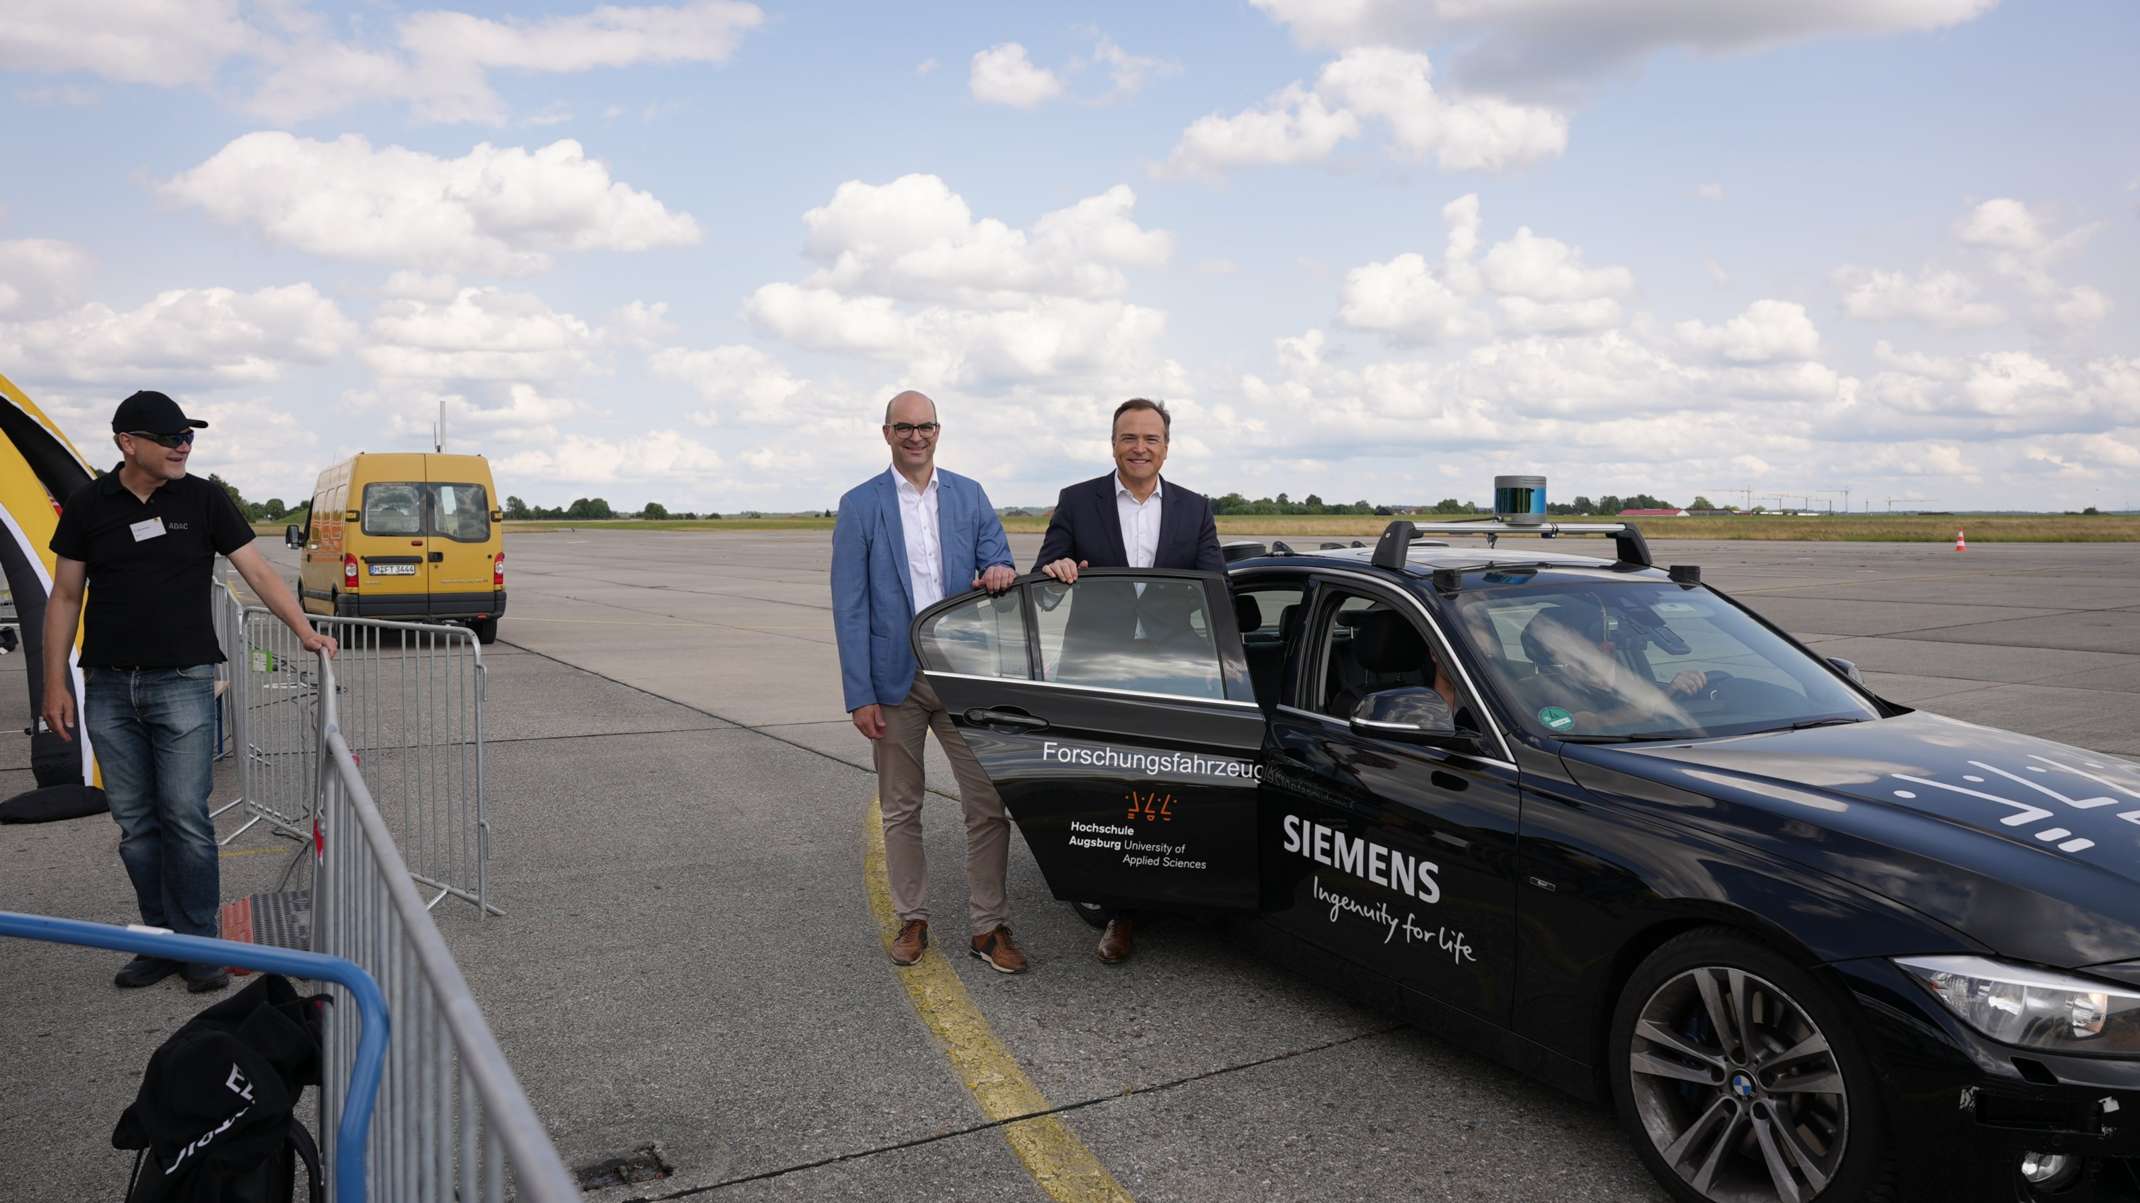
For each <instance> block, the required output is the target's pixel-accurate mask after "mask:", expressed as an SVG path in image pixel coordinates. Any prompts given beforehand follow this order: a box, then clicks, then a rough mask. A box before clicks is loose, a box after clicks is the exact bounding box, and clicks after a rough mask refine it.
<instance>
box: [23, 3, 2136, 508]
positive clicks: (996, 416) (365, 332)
mask: <svg viewBox="0 0 2140 1203" xmlns="http://www.w3.org/2000/svg"><path fill="white" fill-rule="evenodd" d="M6 9H7V17H6V19H5V20H4V21H0V114H4V119H0V374H5V375H7V376H8V377H9V378H11V379H12V380H14V381H15V383H16V384H18V385H19V386H21V387H22V388H23V389H24V390H25V391H26V392H27V393H29V395H30V396H31V397H32V398H33V399H35V400H36V401H38V402H39V403H40V404H41V405H42V406H44V407H45V409H46V410H47V411H48V412H49V413H50V414H52V415H53V417H54V418H55V419H56V420H57V421H58V422H60V423H61V425H62V426H63V427H64V428H65V429H66V430H67V432H68V433H69V435H70V436H71V437H72V438H73V439H74V440H75V442H76V444H77V446H79V447H81V448H82V449H83V451H84V452H85V454H87V455H89V456H90V457H91V458H92V460H96V461H99V462H102V461H103V460H106V459H115V458H116V456H115V453H113V452H112V451H111V450H110V444H109V417H110V413H111V410H112V408H113V407H114V406H115V405H116V403H117V402H118V400H119V399H120V398H122V397H124V396H125V395H126V394H128V393H129V392H132V391H133V390H135V389H137V388H154V389H159V390H162V391H164V392H167V393H169V394H171V395H172V396H174V397H175V398H177V399H178V400H179V401H180V403H181V404H182V405H183V406H184V407H185V408H186V409H187V411H188V412H189V413H193V414H196V416H200V417H203V418H206V419H207V420H209V421H210V423H211V426H210V428H209V429H208V430H207V431H205V432H204V433H203V435H202V436H201V438H200V441H199V443H198V444H197V448H196V451H195V459H194V466H195V470H196V471H201V472H208V471H213V472H217V473H220V474H221V475H223V476H224V477H225V478H227V479H229V480H230V481H232V482H233V483H234V484H236V485H238V486H239V488H240V489H242V490H243V491H244V492H245V494H246V495H247V496H248V497H252V498H256V499H257V498H265V497H269V496H279V497H282V498H284V499H286V500H289V501H293V502H294V501H296V500H298V499H300V498H302V497H305V496H307V495H309V493H310V491H311V482H312V479H313V477H314V476H315V475H316V474H317V473H318V471H319V470H320V469H321V468H323V467H325V466H326V465H327V464H329V463H331V462H333V461H335V460H338V459H340V458H343V457H345V456H347V455H348V454H350V453H352V452H356V451H360V450H375V451H380V450H419V449H428V448H429V447H430V446H431V445H432V436H433V428H434V423H435V421H436V419H437V417H438V415H439V414H440V412H441V410H443V412H444V415H445V431H446V449H447V450H449V451H461V452H478V451H479V452H481V453H483V454H484V455H486V456H488V457H489V458H490V460H491V463H492V465H493V469H494V475H495V477H496V479H497V483H498V487H499V491H500V492H501V493H502V494H508V495H513V496H518V497H521V498H523V499H525V500H526V501H528V502H529V503H531V504H537V505H561V504H564V503H565V502H568V501H570V500H572V499H574V498H576V497H583V496H590V497H602V498H604V499H606V500H608V501H609V502H610V504H611V505H612V506H613V507H616V508H618V509H631V510H636V509H637V508H639V507H640V506H641V505H643V504H645V503H646V502H649V501H656V502H660V503H661V504H663V505H665V506H667V507H668V508H669V509H671V510H701V511H703V510H719V511H723V512H734V511H740V510H746V509H757V510H765V511H789V510H800V509H815V508H825V507H831V506H833V505H836V504H837V501H838V498H839V495H840V494H841V493H842V492H844V491H845V490H846V489H848V488H850V487H852V486H853V485H854V484H856V483H858V482H860V481H861V480H863V479H865V478H866V477H868V476H869V475H871V474H872V473H874V472H878V471H881V470H883V468H884V466H885V464H886V462H887V455H886V451H885V447H884V444H883V441H882V438H881V435H880V431H879V423H880V422H881V421H882V414H883V405H884V402H885V401H886V400H887V399H888V398H889V397H890V396H891V395H892V394H893V393H894V392H897V391H899V390H900V389H903V388H918V389H921V390H922V391H924V392H927V393H928V394H929V395H930V396H932V397H933V398H935V399H936V400H937V402H938V404H939V409H940V415H941V417H942V420H943V422H944V431H943V435H942V440H941V449H940V451H939V455H938V462H939V463H940V464H941V465H943V466H944V467H947V468H950V469H952V470H954V471H958V472H962V473H964V474H966V475H968V476H972V477H974V478H976V479H978V480H979V481H980V482H981V483H982V484H983V486H984V487H985V488H986V489H987V490H988V492H989V494H990V496H991V498H992V499H993V500H994V501H995V502H996V503H997V504H998V505H1001V506H1013V505H1046V504H1050V503H1052V501H1053V500H1054V497H1055V494H1056V491H1057V490H1058V489H1060V488H1061V487H1062V486H1063V485H1065V484H1068V483H1071V482H1073V481H1077V480H1082V479H1086V478H1089V477H1092V476H1097V475H1099V474H1101V473H1102V472H1105V471H1107V470H1108V469H1109V466H1110V465H1109V461H1108V458H1107V436H1108V416H1109V414H1110V413H1111V412H1112V410H1113V408H1114V406H1115V405H1116V404H1118V403H1119V402H1120V401H1122V400H1123V399H1125V398H1128V397H1132V396H1144V397H1154V398H1160V399H1163V400H1165V401H1166V402H1167V405H1168V407H1169V409H1170V410H1171V411H1172V413H1173V415H1174V425H1173V451H1172V455H1171V458H1170V460H1169V463H1168V473H1167V474H1168V477H1169V479H1172V480H1176V481H1178V482H1179V483H1181V484H1183V485H1185V486H1186V487H1189V488H1192V489H1197V490H1200V491H1205V492H1209V493H1214V494H1218V493H1228V492H1239V493H1243V494H1246V495H1248V496H1251V497H1255V496H1263V495H1272V494H1276V493H1279V492H1285V493H1288V494H1290V495H1291V496H1292V497H1293V498H1295V499H1299V498H1303V497H1305V496H1307V495H1309V494H1316V495H1319V496H1321V497H1323V498H1324V499H1326V500H1329V501H1354V500H1369V501H1374V502H1377V503H1406V502H1432V501H1435V500H1438V499H1440V498H1443V497H1451V496H1454V497H1458V498H1462V499H1467V500H1478V501H1486V500H1488V499H1489V498H1490V496H1491V488H1492V478H1493V477H1494V475H1496V474H1499V473H1542V474H1544V475H1546V476H1547V477H1548V478H1549V480H1550V482H1551V484H1550V491H1551V495H1552V497H1554V498H1555V499H1557V500H1566V499H1572V498H1573V497H1575V496H1577V495H1589V496H1593V497H1595V496H1600V495H1604V494H1618V495H1630V494H1634V493H1642V492H1647V493H1652V494H1655V495H1658V496H1661V497H1664V498H1667V499H1669V500H1671V501H1674V502H1677V503H1680V504H1686V503H1688V502H1691V501H1692V500H1693V498H1694V497H1695V496H1696V495H1697V494H1699V495H1701V496H1704V497H1706V498H1708V499H1710V500H1711V501H1713V502H1715V503H1717V504H1741V503H1746V502H1749V501H1750V502H1752V503H1754V504H1768V505H1771V506H1774V505H1776V504H1778V502H1777V498H1779V497H1782V498H1789V499H1790V500H1789V501H1788V503H1787V504H1790V505H1794V506H1795V505H1801V504H1810V505H1813V506H1816V507H1825V506H1831V505H1832V506H1834V507H1836V508H1841V507H1842V506H1843V505H1844V504H1845V496H1846V491H1847V497H1848V504H1849V505H1850V506H1851V507H1852V508H1856V509H1864V508H1867V507H1868V506H1869V507H1870V508H1871V509H1873V510H1875V511H1878V510H1883V509H1888V508H1895V509H1906V508H1940V509H1984V508H2013V509H2078V508H2081V507H2084V506H2089V505H2094V506H2098V507H2100V508H2103V509H2131V508H2140V133H2136V129H2140V123H2136V122H2135V121H2134V120H2133V119H2132V117H2133V114H2134V113H2136V112H2140V72H2135V71H2133V70H2132V69H2131V64H2132V62H2133V61H2134V56H2135V54H2136V52H2140V8H2136V7H2135V6H2134V5H2132V4H2131V3H2130V2H2129V0H2037V2H2025V0H1737V2H1735V3H1733V4H1728V5H1719V4H1716V3H1714V2H1713V0H1240V2H1237V3H1224V2H1221V3H1207V4H1198V5H1164V6H1163V5H1151V4H1110V3H1100V4H1087V5H1080V6H1043V5H1004V4H980V3H975V4H936V5H927V6H917V5H885V4H866V3H859V2H858V3H847V4H839V3H831V2H823V3H814V4H799V5H793V6H783V5H779V4H774V3H765V4H753V3H744V2H742V0H697V2H687V3H682V4H675V5H664V4H633V3H612V4H602V5H591V4H583V3H573V2H569V0H567V2H561V3H552V4H542V5H515V6H496V5H471V6H468V7H464V8H425V7H413V6H402V5H397V4H394V3H388V2H360V3H356V4H347V5H344V4H313V3H307V2H306V0H259V2H251V3H245V2H238V0H7V4H6Z"/></svg>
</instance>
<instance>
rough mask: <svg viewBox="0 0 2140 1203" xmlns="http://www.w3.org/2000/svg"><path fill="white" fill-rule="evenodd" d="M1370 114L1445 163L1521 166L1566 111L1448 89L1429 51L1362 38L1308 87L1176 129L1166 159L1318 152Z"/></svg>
mask: <svg viewBox="0 0 2140 1203" xmlns="http://www.w3.org/2000/svg"><path fill="white" fill-rule="evenodd" d="M1367 121H1375V122H1379V123H1381V124H1382V125H1383V126H1384V127H1385V128H1386V129H1387V131H1388V134H1389V140H1390V147H1391V151H1392V153H1394V154H1396V155H1398V156H1399V157H1401V158H1408V159H1425V158H1427V157H1428V156H1430V155H1431V156H1433V158H1434V159H1435V161H1436V162H1437V163H1438V164H1439V165H1440V166H1441V167H1442V168H1443V169H1444V170H1450V171H1466V170H1486V171H1494V170H1501V169H1504V168H1509V167H1516V166H1521V165H1523V164H1525V163H1531V162H1535V161H1537V160H1539V159H1546V158H1552V157H1555V156H1557V155H1559V154H1560V153H1561V152H1562V151H1564V150H1566V149H1567V145H1568V119H1567V117H1566V116H1564V115H1563V114H1561V113H1559V112H1557V111H1555V110H1553V109H1547V108H1540V107H1536V106H1531V105H1519V104H1514V103H1511V102H1509V101H1506V100H1503V99H1500V98H1498V97H1493V96H1470V97H1461V98H1451V97H1448V96H1444V95H1443V94H1441V93H1440V92H1437V91H1436V90H1435V88H1434V85H1433V69H1432V66H1431V64H1430V63H1429V62H1428V59H1427V56H1426V55H1424V54H1414V53H1410V52H1407V51H1402V50H1392V49H1389V48H1387V47H1363V48H1360V49H1355V50H1350V51H1347V52H1346V53H1345V54H1344V55H1342V56H1340V57H1339V58H1338V59H1337V60H1336V61H1334V62H1332V63H1330V64H1328V65H1327V66H1325V67H1324V68H1323V70H1322V73H1321V75H1320V76H1318V77H1317V79H1316V83H1315V88H1314V90H1312V91H1310V90H1307V89H1304V88H1302V87H1301V86H1300V85H1299V84H1297V83H1295V84H1289V85H1287V86H1286V87H1285V88H1283V89H1281V90H1279V91H1278V92H1277V93H1276V94H1274V95H1272V96H1271V97H1270V98H1269V99H1268V100H1266V101H1265V102H1264V103H1263V104H1262V105H1261V106H1259V107H1257V108H1252V109H1247V110H1244V111H1242V112H1240V113H1237V114H1235V115H1234V116H1232V117H1222V116H1220V115H1218V114H1216V113H1214V114H1210V115H1207V116H1204V117H1200V118H1198V119H1197V120H1196V121H1194V122H1192V123H1191V124H1190V125H1189V127H1188V128H1187V129H1186V130H1184V131H1182V135H1181V138H1180V140H1179V141H1178V142H1176V144H1175V146H1174V151H1173V154H1172V155H1171V156H1170V158H1169V159H1168V167H1169V168H1170V169H1171V170H1174V171H1178V172H1187V173H1197V172H1215V171H1221V170H1224V169H1226V168H1229V167H1240V166H1254V165H1279V164H1292V163H1309V162H1318V161H1320V160H1322V159H1325V158H1328V157H1329V156H1330V153H1331V152H1332V151H1333V150H1335V149H1336V148H1337V145H1338V143H1339V142H1342V141H1344V140H1345V139H1348V138H1354V137H1358V136H1359V134H1360V132H1361V129H1362V128H1363V124H1364V123H1365V122H1367Z"/></svg>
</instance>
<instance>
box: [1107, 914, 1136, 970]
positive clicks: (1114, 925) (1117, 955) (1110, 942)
mask: <svg viewBox="0 0 2140 1203" xmlns="http://www.w3.org/2000/svg"><path fill="white" fill-rule="evenodd" d="M1131 928H1132V924H1131V923H1130V921H1129V920H1127V919H1109V920H1108V921H1107V930H1106V931H1104V932H1101V933H1100V959H1101V960H1103V961H1105V962H1107V963H1108V964H1110V965H1119V964H1121V963H1122V962H1124V961H1126V960H1128V959H1129V954H1130V948H1131V944H1130V939H1131Z"/></svg>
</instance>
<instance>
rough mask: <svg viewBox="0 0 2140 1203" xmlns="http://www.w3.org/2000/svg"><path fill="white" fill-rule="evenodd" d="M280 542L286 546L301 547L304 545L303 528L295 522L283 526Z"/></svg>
mask: <svg viewBox="0 0 2140 1203" xmlns="http://www.w3.org/2000/svg"><path fill="white" fill-rule="evenodd" d="M282 542H283V545H284V546H286V547H303V546H304V545H305V528H304V527H302V526H298V525H297V524H295V523H292V524H290V525H289V526H286V527H284V528H283V529H282Z"/></svg>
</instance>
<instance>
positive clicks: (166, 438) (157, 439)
mask: <svg viewBox="0 0 2140 1203" xmlns="http://www.w3.org/2000/svg"><path fill="white" fill-rule="evenodd" d="M126 433H127V434H129V435H131V436H133V437H134V438H137V439H147V440H148V441H150V442H151V443H154V444H156V445H157V446H159V447H184V446H186V445H187V444H188V443H191V442H192V441H193V432H192V431H190V430H181V431H179V432H178V433H177V434H150V433H149V432H148V431H146V430H129V431H127V432H126Z"/></svg>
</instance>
